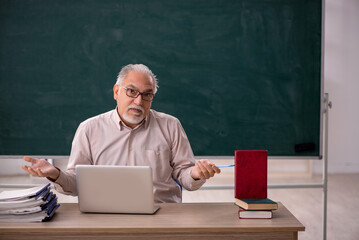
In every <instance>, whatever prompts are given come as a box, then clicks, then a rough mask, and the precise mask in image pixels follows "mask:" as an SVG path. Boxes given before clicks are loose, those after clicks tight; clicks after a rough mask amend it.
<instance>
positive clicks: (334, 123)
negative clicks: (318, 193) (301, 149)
mask: <svg viewBox="0 0 359 240" xmlns="http://www.w3.org/2000/svg"><path fill="white" fill-rule="evenodd" d="M324 31H325V43H324V46H325V48H324V92H327V93H328V94H329V99H330V101H332V103H333V107H332V109H330V111H329V142H328V145H329V146H328V160H329V165H328V169H329V172H331V173H334V172H335V173H336V172H356V173H358V172H359V154H358V153H359V0H340V1H339V0H325V30H324ZM320 168H321V167H320V164H319V163H318V162H315V165H314V170H315V171H319V170H320Z"/></svg>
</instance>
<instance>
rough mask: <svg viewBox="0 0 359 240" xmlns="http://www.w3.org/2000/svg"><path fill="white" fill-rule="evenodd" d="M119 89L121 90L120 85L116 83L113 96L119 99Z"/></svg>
mask: <svg viewBox="0 0 359 240" xmlns="http://www.w3.org/2000/svg"><path fill="white" fill-rule="evenodd" d="M119 91H120V87H119V86H118V85H117V84H115V85H114V86H113V98H114V99H115V100H117V98H118V94H119Z"/></svg>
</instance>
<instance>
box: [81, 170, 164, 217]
mask: <svg viewBox="0 0 359 240" xmlns="http://www.w3.org/2000/svg"><path fill="white" fill-rule="evenodd" d="M76 184H77V192H78V199H79V209H80V211H81V212H96V213H135V214H153V213H155V212H156V211H157V210H158V209H159V207H158V206H155V205H154V197H153V182H152V169H151V167H149V166H103V165H77V166H76Z"/></svg>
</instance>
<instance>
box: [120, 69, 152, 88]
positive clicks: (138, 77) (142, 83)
mask: <svg viewBox="0 0 359 240" xmlns="http://www.w3.org/2000/svg"><path fill="white" fill-rule="evenodd" d="M123 85H124V86H126V87H132V88H135V89H137V90H142V91H153V88H154V85H153V83H152V81H151V79H150V78H149V76H147V75H146V74H144V73H140V72H135V71H131V72H129V73H128V74H127V76H126V78H125V79H124V81H123Z"/></svg>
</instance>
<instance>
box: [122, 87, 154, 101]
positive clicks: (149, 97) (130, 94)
mask: <svg viewBox="0 0 359 240" xmlns="http://www.w3.org/2000/svg"><path fill="white" fill-rule="evenodd" d="M122 88H123V89H125V90H126V95H127V96H128V97H131V98H137V97H138V95H141V98H142V100H143V101H147V102H151V101H152V100H153V98H154V97H155V95H154V94H153V93H150V92H140V91H137V90H135V89H132V88H127V87H122Z"/></svg>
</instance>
